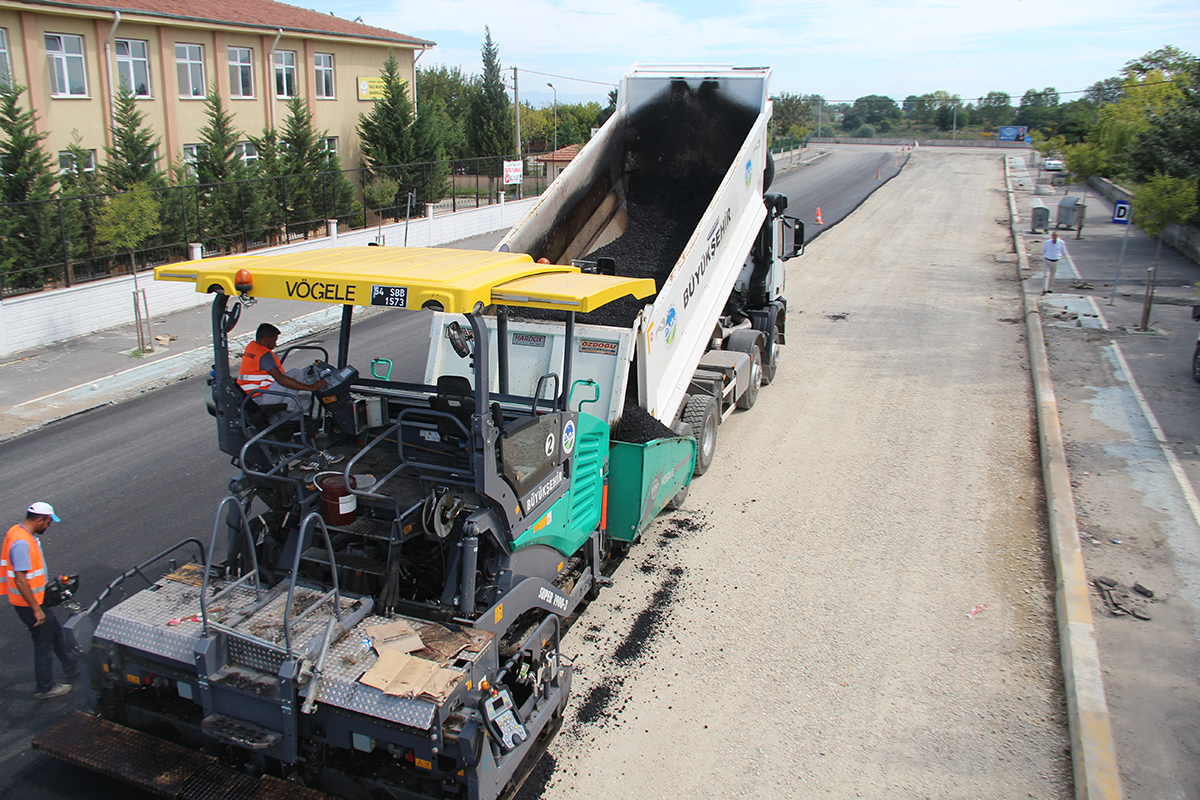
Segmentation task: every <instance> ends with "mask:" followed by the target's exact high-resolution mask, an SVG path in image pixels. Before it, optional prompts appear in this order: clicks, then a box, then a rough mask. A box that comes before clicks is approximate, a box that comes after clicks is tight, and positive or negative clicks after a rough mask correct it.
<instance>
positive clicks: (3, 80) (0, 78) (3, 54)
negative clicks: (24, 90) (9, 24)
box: [0, 28, 12, 89]
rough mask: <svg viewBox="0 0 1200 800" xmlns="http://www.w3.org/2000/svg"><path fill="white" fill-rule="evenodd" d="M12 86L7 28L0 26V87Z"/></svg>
mask: <svg viewBox="0 0 1200 800" xmlns="http://www.w3.org/2000/svg"><path fill="white" fill-rule="evenodd" d="M10 86H12V59H11V58H9V51H8V28H0V87H3V88H5V89H7V88H8V87H10Z"/></svg>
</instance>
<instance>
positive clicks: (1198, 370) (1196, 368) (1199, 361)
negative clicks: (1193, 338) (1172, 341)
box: [1192, 342, 1200, 383]
mask: <svg viewBox="0 0 1200 800" xmlns="http://www.w3.org/2000/svg"><path fill="white" fill-rule="evenodd" d="M1192 380H1194V381H1196V382H1197V383H1200V342H1197V343H1196V352H1195V353H1194V354H1193V355H1192Z"/></svg>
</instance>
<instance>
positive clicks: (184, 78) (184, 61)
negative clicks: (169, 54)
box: [175, 42, 205, 98]
mask: <svg viewBox="0 0 1200 800" xmlns="http://www.w3.org/2000/svg"><path fill="white" fill-rule="evenodd" d="M180 50H182V52H180ZM175 73H176V75H177V76H178V77H179V96H180V97H181V98H192V97H204V89H205V86H204V45H202V44H190V43H188V42H176V43H175ZM197 73H199V75H197ZM197 78H199V80H197ZM197 90H198V91H197Z"/></svg>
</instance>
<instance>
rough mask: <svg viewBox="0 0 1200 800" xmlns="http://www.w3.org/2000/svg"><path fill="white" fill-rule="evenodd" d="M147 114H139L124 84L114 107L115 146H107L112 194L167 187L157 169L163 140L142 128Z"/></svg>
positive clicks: (105, 174)
mask: <svg viewBox="0 0 1200 800" xmlns="http://www.w3.org/2000/svg"><path fill="white" fill-rule="evenodd" d="M145 121H146V115H145V114H143V113H142V112H140V111H138V107H137V100H136V99H135V98H134V96H133V95H132V94H131V93H130V92H129V89H128V87H126V86H125V85H124V84H121V87H120V90H119V91H118V92H117V97H116V102H115V104H114V107H113V124H112V141H113V143H112V146H111V147H105V148H104V151H105V153H107V155H108V163H106V164H105V166H104V178H105V180H106V181H107V182H108V185H109V187H110V188H111V189H112V190H113V191H117V192H124V191H128V190H129V189H130V188H131V187H132V186H133V185H134V184H144V185H145V186H148V187H150V188H152V189H154V188H158V187H160V186H163V185H164V184H165V181H164V180H163V175H162V173H161V172H159V169H158V148H159V145H160V143H161V139H160V138H159V137H157V136H155V135H154V132H153V131H151V130H150V129H149V128H146V127H143V123H144V122H145Z"/></svg>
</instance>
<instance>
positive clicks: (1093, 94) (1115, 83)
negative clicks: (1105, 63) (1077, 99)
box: [1083, 78, 1125, 106]
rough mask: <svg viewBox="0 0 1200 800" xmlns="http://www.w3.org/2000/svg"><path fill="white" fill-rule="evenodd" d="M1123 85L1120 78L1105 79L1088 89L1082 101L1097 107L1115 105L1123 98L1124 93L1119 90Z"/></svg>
mask: <svg viewBox="0 0 1200 800" xmlns="http://www.w3.org/2000/svg"><path fill="white" fill-rule="evenodd" d="M1124 83H1125V81H1124V80H1123V79H1122V78H1105V79H1104V80H1102V81H1096V82H1095V83H1093V84H1092V85H1091V86H1089V87H1088V89H1087V91H1086V92H1085V93H1084V95H1083V96H1084V99H1086V100H1088V101H1090V102H1091V103H1093V104H1094V105H1097V106H1101V105H1104V104H1105V103H1115V102H1117V101H1118V100H1120V99H1121V98H1122V97H1124V96H1125V91H1124V89H1122V88H1121V87H1122V86H1123V85H1124Z"/></svg>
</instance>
